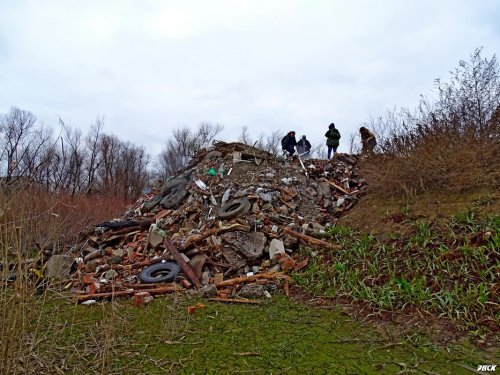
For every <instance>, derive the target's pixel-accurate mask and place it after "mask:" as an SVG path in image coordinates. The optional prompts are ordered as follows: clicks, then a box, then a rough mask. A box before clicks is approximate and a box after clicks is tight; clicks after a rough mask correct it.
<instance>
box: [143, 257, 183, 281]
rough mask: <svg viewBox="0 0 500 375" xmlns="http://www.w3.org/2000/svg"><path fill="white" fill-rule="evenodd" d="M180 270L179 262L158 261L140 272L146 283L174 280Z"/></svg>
mask: <svg viewBox="0 0 500 375" xmlns="http://www.w3.org/2000/svg"><path fill="white" fill-rule="evenodd" d="M180 271H181V268H180V267H179V266H178V265H177V263H174V262H165V263H156V264H152V265H150V266H148V267H146V268H144V269H143V270H142V272H141V273H140V274H139V280H141V281H142V282H143V283H146V284H153V283H169V282H171V281H174V279H175V277H176V276H177V275H178V274H179V272H180Z"/></svg>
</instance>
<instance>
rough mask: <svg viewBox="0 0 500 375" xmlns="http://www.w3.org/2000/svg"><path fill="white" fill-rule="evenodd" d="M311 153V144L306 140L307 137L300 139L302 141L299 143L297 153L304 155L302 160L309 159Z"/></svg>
mask: <svg viewBox="0 0 500 375" xmlns="http://www.w3.org/2000/svg"><path fill="white" fill-rule="evenodd" d="M310 152H311V142H309V140H308V139H307V138H306V136H305V135H303V136H302V138H300V140H299V141H298V142H297V153H298V154H299V156H300V155H302V159H307V157H308V156H309V154H310Z"/></svg>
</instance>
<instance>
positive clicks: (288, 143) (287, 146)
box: [281, 130, 297, 156]
mask: <svg viewBox="0 0 500 375" xmlns="http://www.w3.org/2000/svg"><path fill="white" fill-rule="evenodd" d="M295 146H297V141H296V139H295V132H294V131H293V130H292V131H290V132H288V134H287V135H285V136H284V137H283V139H282V140H281V148H282V149H283V150H284V151H287V152H288V154H289V155H290V156H293V154H295Z"/></svg>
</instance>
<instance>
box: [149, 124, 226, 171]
mask: <svg viewBox="0 0 500 375" xmlns="http://www.w3.org/2000/svg"><path fill="white" fill-rule="evenodd" d="M223 129H224V127H223V126H222V125H220V124H212V123H209V122H203V123H201V124H200V125H199V126H198V129H196V130H194V131H193V130H191V129H190V128H180V129H175V130H174V131H173V139H170V140H169V141H168V142H167V144H166V146H165V147H164V148H163V150H162V151H161V152H160V155H159V156H158V159H157V165H158V169H159V170H158V172H157V174H158V175H160V176H162V177H163V178H168V177H170V176H172V175H173V174H175V173H176V172H177V171H179V170H180V169H182V168H183V167H185V166H186V165H187V163H188V162H189V160H190V159H191V157H192V156H193V155H194V154H195V153H196V152H198V151H199V150H200V149H201V148H202V147H203V146H207V145H208V144H210V143H211V142H212V141H213V140H214V139H215V137H216V136H217V135H218V134H219V133H220V132H221V131H222V130H223Z"/></svg>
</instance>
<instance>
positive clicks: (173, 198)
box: [160, 184, 187, 208]
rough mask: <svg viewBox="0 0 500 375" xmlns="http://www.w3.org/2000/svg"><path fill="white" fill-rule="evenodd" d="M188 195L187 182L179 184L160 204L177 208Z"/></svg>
mask: <svg viewBox="0 0 500 375" xmlns="http://www.w3.org/2000/svg"><path fill="white" fill-rule="evenodd" d="M186 195H187V184H182V185H177V186H176V187H174V188H172V189H171V190H170V192H169V193H168V194H167V195H165V197H164V198H163V199H162V200H161V202H160V205H161V206H162V207H164V208H175V207H177V206H179V204H180V203H181V202H182V200H183V199H184V197H185V196H186Z"/></svg>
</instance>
